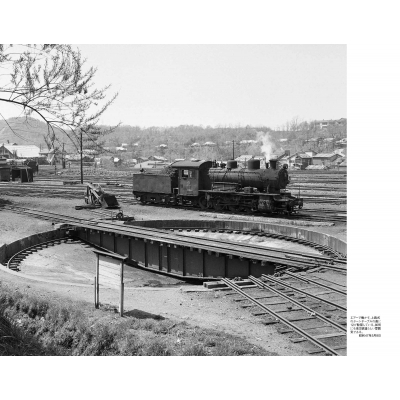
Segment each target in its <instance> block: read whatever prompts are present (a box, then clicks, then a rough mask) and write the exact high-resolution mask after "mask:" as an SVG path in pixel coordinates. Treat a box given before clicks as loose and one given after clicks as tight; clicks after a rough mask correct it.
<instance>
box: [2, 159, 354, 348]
mask: <svg viewBox="0 0 400 400" xmlns="http://www.w3.org/2000/svg"><path fill="white" fill-rule="evenodd" d="M131 177H132V172H131V171H128V170H127V171H105V170H97V171H95V170H89V169H88V170H86V171H84V180H85V182H93V183H98V184H100V185H101V186H102V188H103V189H104V190H105V191H106V192H107V193H110V194H113V195H115V197H116V199H117V200H118V202H119V204H120V205H121V207H122V209H123V214H124V216H125V223H124V221H121V220H117V219H116V215H117V211H118V210H115V209H104V208H87V207H86V206H85V202H84V192H85V188H86V185H81V184H80V180H79V171H78V170H68V169H67V170H58V171H55V170H54V167H42V168H40V170H39V175H38V176H35V177H34V182H31V183H18V182H0V215H1V218H2V228H3V229H2V231H1V234H0V248H1V246H2V245H3V244H6V245H10V244H11V243H14V242H16V241H18V240H19V239H21V238H23V237H27V236H29V235H35V234H40V233H42V232H47V231H51V230H54V229H55V228H54V226H56V227H57V226H62V224H64V226H69V227H70V228H69V231H68V232H69V234H63V236H60V237H57V238H43V239H42V240H40V241H39V242H35V243H31V244H30V245H27V244H24V245H23V246H22V247H21V246H19V247H18V246H17V247H18V248H17V247H16V250H15V251H13V254H11V253H8V254H7V257H5V259H4V260H3V266H2V267H1V269H0V280H1V281H5V282H10V283H11V284H13V285H16V286H19V287H21V288H24V289H25V288H27V287H29V290H33V291H39V292H40V291H45V292H47V293H50V294H51V295H52V296H54V297H55V298H60V299H62V298H73V299H78V300H84V301H87V302H92V301H93V274H94V266H95V256H94V254H93V252H92V250H93V248H94V247H97V248H100V249H103V250H106V251H112V252H116V253H119V254H123V255H127V256H128V258H129V259H132V260H135V263H136V264H135V263H134V264H131V265H128V267H127V272H126V278H127V285H126V291H125V308H126V310H141V311H142V312H145V313H151V314H154V315H160V316H162V317H163V318H169V319H171V320H178V321H186V322H187V323H189V324H193V325H195V326H200V327H203V328H212V329H215V330H217V331H223V332H229V333H230V334H233V335H237V336H238V337H241V338H244V339H246V340H247V341H248V342H249V343H250V344H253V345H257V346H260V347H262V348H264V349H265V351H266V352H268V353H269V354H270V355H313V356H314V355H315V356H319V355H346V332H347V313H346V304H347V303H346V295H347V279H346V271H347V262H346V250H345V247H346V232H347V225H346V223H347V213H346V189H347V182H346V172H344V171H337V170H328V171H325V170H310V171H301V170H300V171H290V179H291V181H290V184H289V185H288V187H287V189H289V190H290V192H291V193H292V195H294V196H299V197H301V198H302V199H303V201H304V207H303V208H302V209H301V210H299V211H298V212H297V213H294V214H292V215H290V216H288V215H280V214H279V215H268V216H265V215H260V214H248V213H245V212H237V213H233V212H231V211H228V210H219V209H218V210H216V209H214V210H213V209H211V210H207V211H204V210H202V209H200V208H196V207H184V206H174V207H172V206H162V205H156V204H142V203H141V202H139V201H137V200H136V199H135V198H134V196H133V195H132V178H131ZM79 206H81V207H80V209H79ZM75 207H77V208H78V209H76V208H75ZM85 207H86V208H85ZM129 217H130V218H129ZM54 224H56V225H54ZM57 224H59V225H57ZM60 224H61V225H60ZM72 231H73V234H71V232H72ZM110 238H112V239H110ZM135 246H136V247H135ZM141 246H142V247H143V254H144V255H143V258H142V255H141V254H142V253H141V250H140V249H141V248H142V247H141ZM135 249H139V250H140V251H139V250H135ZM179 249H180V252H178V250H179ZM136 251H137V253H136ZM0 261H1V260H0ZM216 271H218V272H216ZM101 302H102V303H104V304H110V305H115V304H116V290H114V289H111V288H103V289H102V290H101Z"/></svg>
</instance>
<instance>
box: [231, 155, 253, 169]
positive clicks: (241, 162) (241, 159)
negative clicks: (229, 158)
mask: <svg viewBox="0 0 400 400" xmlns="http://www.w3.org/2000/svg"><path fill="white" fill-rule="evenodd" d="M252 158H253V156H252V155H251V154H243V155H241V156H239V157H236V158H235V160H236V161H237V162H238V166H240V167H242V168H246V167H247V161H249V160H251V159H252Z"/></svg>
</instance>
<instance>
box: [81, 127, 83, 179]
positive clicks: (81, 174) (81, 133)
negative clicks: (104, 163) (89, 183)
mask: <svg viewBox="0 0 400 400" xmlns="http://www.w3.org/2000/svg"><path fill="white" fill-rule="evenodd" d="M80 132H81V183H82V184H83V150H82V147H83V144H82V129H80Z"/></svg>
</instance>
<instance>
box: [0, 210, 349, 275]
mask: <svg viewBox="0 0 400 400" xmlns="http://www.w3.org/2000/svg"><path fill="white" fill-rule="evenodd" d="M2 208H3V209H5V210H9V211H12V212H16V213H20V214H23V215H29V216H32V217H35V218H40V219H45V220H50V221H52V222H56V223H66V224H71V225H74V226H80V227H83V228H89V229H103V230H107V231H108V232H114V233H117V234H126V235H136V236H137V237H141V238H144V239H147V240H155V239H157V240H160V241H166V242H167V243H172V244H177V245H185V246H189V247H193V248H201V249H203V250H206V251H213V252H220V251H222V250H223V251H227V252H229V253H230V254H232V255H234V256H237V257H240V258H247V259H258V260H262V261H267V262H271V263H274V264H275V265H277V266H278V267H280V268H279V269H282V267H288V266H290V267H294V268H296V269H300V270H305V269H315V268H324V269H330V270H335V271H339V272H341V273H346V266H345V260H344V259H343V258H341V257H340V256H339V257H338V255H337V254H334V255H335V258H332V257H328V256H324V255H322V254H317V255H315V254H314V255H312V254H310V253H302V252H295V251H292V250H283V249H281V250H280V251H277V249H275V248H268V247H260V246H256V245H251V244H245V243H234V242H227V241H226V240H224V239H221V240H218V239H214V238H213V239H210V238H202V237H192V236H190V237H189V236H183V235H177V234H174V232H165V230H162V229H154V228H145V227H137V226H132V225H130V226H127V225H120V224H116V223H112V222H104V221H103V220H92V219H83V218H76V217H71V216H68V215H62V214H56V213H51V212H47V211H46V212H43V211H38V210H35V209H28V208H24V207H17V206H3V207H2ZM260 234H261V235H264V234H265V233H262V232H260ZM293 239H294V238H291V240H293ZM314 247H315V248H316V249H317V250H320V251H324V250H326V249H327V248H326V247H325V246H322V245H318V244H314ZM331 251H332V252H333V250H331Z"/></svg>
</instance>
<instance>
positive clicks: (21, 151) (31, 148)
mask: <svg viewBox="0 0 400 400" xmlns="http://www.w3.org/2000/svg"><path fill="white" fill-rule="evenodd" d="M39 153H40V149H39V147H37V146H35V145H27V146H20V145H15V144H4V143H3V144H2V145H1V146H0V157H1V156H3V157H6V158H34V159H37V158H39V157H40V154H39Z"/></svg>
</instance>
